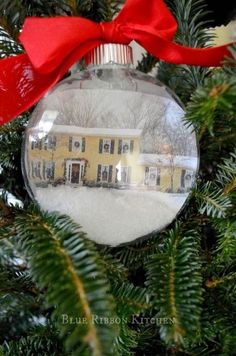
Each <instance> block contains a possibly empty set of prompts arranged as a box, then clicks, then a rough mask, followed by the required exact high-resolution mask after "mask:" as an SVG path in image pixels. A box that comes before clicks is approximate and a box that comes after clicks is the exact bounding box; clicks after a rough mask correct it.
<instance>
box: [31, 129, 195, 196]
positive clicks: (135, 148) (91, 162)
mask: <svg viewBox="0 0 236 356" xmlns="http://www.w3.org/2000/svg"><path fill="white" fill-rule="evenodd" d="M141 134H142V130H139V129H113V128H82V127H77V126H66V125H54V126H53V127H52V129H51V130H50V134H49V135H45V133H44V132H43V131H42V132H40V131H37V133H36V131H34V130H33V129H29V131H28V135H29V142H30V149H29V152H28V157H27V162H26V169H27V170H28V177H29V179H30V181H31V182H33V183H35V184H36V185H37V186H45V187H46V186H47V185H48V184H52V185H55V186H56V185H58V184H70V185H73V186H82V185H85V186H91V187H100V186H102V187H111V188H125V187H127V188H131V189H132V188H136V189H150V190H160V191H164V192H185V191H187V190H188V189H189V188H190V186H191V185H192V181H193V178H194V173H195V171H196V168H197V158H195V157H186V156H175V157H172V156H168V155H160V154H148V153H141V147H140V142H141Z"/></svg>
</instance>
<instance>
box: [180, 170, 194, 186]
mask: <svg viewBox="0 0 236 356" xmlns="http://www.w3.org/2000/svg"><path fill="white" fill-rule="evenodd" d="M192 183H193V171H190V170H185V169H183V170H182V175H181V187H182V188H191V186H192Z"/></svg>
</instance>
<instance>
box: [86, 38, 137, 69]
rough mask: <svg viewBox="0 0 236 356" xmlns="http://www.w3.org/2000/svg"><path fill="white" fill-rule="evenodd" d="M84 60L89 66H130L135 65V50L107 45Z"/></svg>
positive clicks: (95, 49)
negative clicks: (111, 64)
mask: <svg viewBox="0 0 236 356" xmlns="http://www.w3.org/2000/svg"><path fill="white" fill-rule="evenodd" d="M84 59H85V63H86V65H87V66H88V65H103V64H108V63H115V64H120V65H129V64H133V50H132V48H131V47H130V46H128V45H123V44H116V43H106V44H102V45H100V46H98V47H96V48H94V49H92V50H91V51H90V52H88V53H87V54H86V55H85V57H84Z"/></svg>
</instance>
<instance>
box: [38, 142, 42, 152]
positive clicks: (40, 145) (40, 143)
mask: <svg viewBox="0 0 236 356" xmlns="http://www.w3.org/2000/svg"><path fill="white" fill-rule="evenodd" d="M39 149H40V150H41V149H42V140H39Z"/></svg>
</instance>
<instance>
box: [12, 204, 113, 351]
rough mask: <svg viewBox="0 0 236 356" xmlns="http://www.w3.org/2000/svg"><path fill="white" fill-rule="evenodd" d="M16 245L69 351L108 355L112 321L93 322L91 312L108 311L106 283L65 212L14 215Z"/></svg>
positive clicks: (92, 250) (106, 313)
mask: <svg viewBox="0 0 236 356" xmlns="http://www.w3.org/2000/svg"><path fill="white" fill-rule="evenodd" d="M16 226H17V232H18V236H19V241H20V244H21V246H22V251H23V252H24V253H25V254H26V256H27V258H28V259H29V261H30V265H29V267H30V271H31V274H32V277H33V279H34V280H35V281H36V283H37V285H38V286H39V287H40V288H43V289H46V298H47V301H48V304H49V305H50V306H54V305H56V309H55V311H54V313H53V317H54V319H55V320H56V322H57V325H58V327H59V328H60V331H61V333H62V335H63V336H64V337H65V339H66V344H65V345H66V348H67V349H68V350H73V354H74V355H85V354H86V355H87V352H88V347H89V349H90V350H91V352H92V354H93V355H97V356H99V355H102V356H103V355H108V354H109V352H110V350H111V349H112V344H113V341H114V337H115V336H116V334H117V327H116V326H113V327H112V326H111V325H110V324H108V325H106V324H102V325H101V324H95V323H94V322H93V317H94V315H96V316H99V317H101V318H106V317H107V318H108V319H109V318H111V317H114V316H115V314H114V307H113V302H112V299H111V296H110V295H109V294H108V292H109V291H108V288H109V285H108V283H107V280H106V277H105V273H104V270H103V267H102V266H101V263H100V262H99V255H98V254H97V252H96V250H95V248H94V247H93V244H92V243H91V242H90V241H88V240H87V239H86V237H85V235H84V234H83V233H82V232H80V231H79V230H78V226H77V225H76V224H74V223H73V222H72V221H71V220H70V219H69V218H68V217H66V216H58V215H57V214H50V215H49V214H47V213H42V212H40V211H39V210H38V209H36V208H35V209H31V212H28V213H27V214H23V215H22V216H18V217H17V218H16ZM63 315H64V316H66V320H70V319H67V318H70V317H71V318H76V317H77V318H85V320H86V323H78V324H73V325H70V323H69V322H68V323H63V322H62V318H63Z"/></svg>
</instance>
